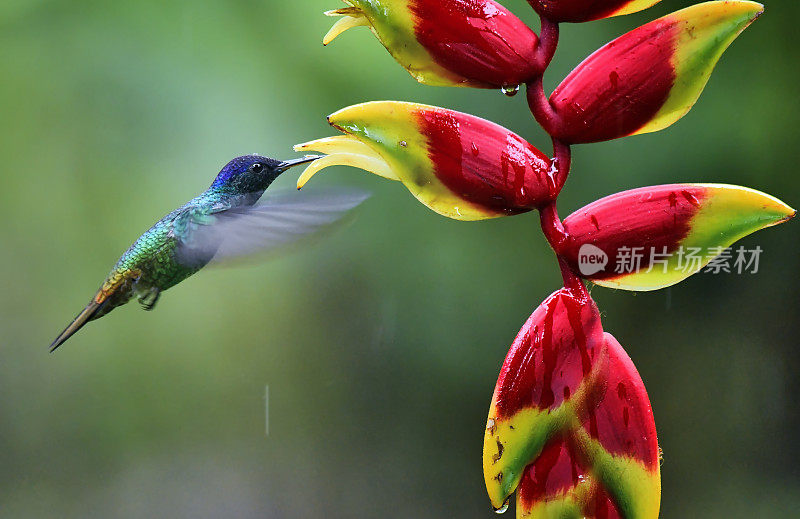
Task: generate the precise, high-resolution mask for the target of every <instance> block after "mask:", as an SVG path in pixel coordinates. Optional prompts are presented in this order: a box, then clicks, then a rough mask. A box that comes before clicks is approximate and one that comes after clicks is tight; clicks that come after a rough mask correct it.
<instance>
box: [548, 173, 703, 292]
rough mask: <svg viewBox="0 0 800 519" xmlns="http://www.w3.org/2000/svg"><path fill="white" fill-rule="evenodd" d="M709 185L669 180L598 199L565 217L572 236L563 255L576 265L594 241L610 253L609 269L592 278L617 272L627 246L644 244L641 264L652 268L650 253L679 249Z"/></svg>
mask: <svg viewBox="0 0 800 519" xmlns="http://www.w3.org/2000/svg"><path fill="white" fill-rule="evenodd" d="M706 191H707V190H706V189H705V188H703V187H700V186H692V185H688V184H668V185H662V186H651V187H644V188H639V189H632V190H630V191H625V192H624V193H619V194H616V195H611V196H607V197H605V198H602V199H600V200H598V201H596V202H593V203H591V204H589V205H587V206H585V207H583V208H582V209H579V210H578V211H575V212H574V213H573V214H571V215H570V216H568V217H567V218H566V219H565V220H564V229H565V230H566V232H567V233H568V234H569V236H570V239H569V240H568V241H567V243H566V244H565V246H564V248H563V249H562V250H561V253H562V255H563V256H564V257H565V258H566V259H567V261H568V262H569V263H570V264H571V265H572V266H573V267H574V268H576V269H578V260H579V254H580V249H581V247H582V246H583V245H584V244H587V243H588V244H592V245H595V246H596V247H598V248H599V249H600V250H602V251H603V252H604V253H606V254H607V255H608V259H609V260H608V264H607V265H606V267H605V268H604V269H603V270H601V271H599V272H597V273H595V274H592V276H591V279H607V278H613V277H615V276H618V275H619V274H617V273H615V272H614V268H615V266H616V265H617V264H618V262H619V261H621V260H622V255H623V254H625V252H624V249H625V248H628V249H631V248H634V247H641V248H642V252H643V253H644V255H643V257H642V261H641V267H642V268H647V267H649V266H650V260H651V259H652V256H651V255H650V251H656V252H657V253H661V252H662V251H664V250H665V249H666V251H667V252H668V253H671V252H674V251H675V250H676V249H677V248H678V247H679V246H680V243H681V240H682V239H683V238H684V237H685V236H686V235H687V234H688V233H689V231H690V222H691V220H692V218H693V217H694V216H695V214H697V212H698V210H699V209H700V207H701V204H702V202H703V200H705V197H706Z"/></svg>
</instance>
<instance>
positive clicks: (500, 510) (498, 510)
mask: <svg viewBox="0 0 800 519" xmlns="http://www.w3.org/2000/svg"><path fill="white" fill-rule="evenodd" d="M508 501H509V500H508V499H506V502H505V503H503V505H502V506H501V507H500V508H495V509H494V513H496V514H504V513H506V512H508Z"/></svg>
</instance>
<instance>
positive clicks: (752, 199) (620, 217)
mask: <svg viewBox="0 0 800 519" xmlns="http://www.w3.org/2000/svg"><path fill="white" fill-rule="evenodd" d="M794 214H795V211H794V209H792V208H791V207H789V206H788V205H786V204H785V203H783V202H781V201H780V200H778V199H777V198H775V197H772V196H769V195H767V194H764V193H761V192H760V191H756V190H754V189H747V188H744V187H740V186H729V185H724V184H668V185H663V186H651V187H644V188H639V189H632V190H630V191H624V192H622V193H617V194H614V195H610V196H607V197H605V198H603V199H600V200H597V201H596V202H593V203H591V204H589V205H588V206H586V207H584V208H582V209H579V210H578V211H575V213H573V214H571V215H570V216H568V217H567V218H565V219H564V229H565V231H566V233H567V235H568V236H569V239H568V240H567V241H566V242H565V243H564V244H563V245H562V247H561V248H560V249H559V253H560V254H561V255H562V256H563V257H564V258H565V259H566V260H567V261H568V262H569V263H570V264H571V265H572V266H573V268H574V269H575V270H576V271H577V272H579V273H580V274H581V275H582V276H583V277H585V278H587V279H591V280H592V281H594V282H595V283H597V284H601V285H606V286H610V287H613V288H624V289H628V290H655V289H658V288H663V287H666V286H669V285H673V284H675V283H678V282H679V281H681V280H683V279H686V278H687V277H689V276H691V275H692V274H694V273H695V272H697V271H698V270H700V269H702V268H703V267H704V266H706V265H707V264H708V263H709V262H710V261H712V260H713V259H714V258H715V257H716V256H718V255H720V254H722V252H723V250H724V249H725V248H726V247H729V246H730V245H731V244H733V243H734V242H735V241H736V240H739V239H741V238H743V237H744V236H747V235H748V234H750V233H753V232H755V231H757V230H759V229H763V228H765V227H769V226H772V225H777V224H779V223H781V222H785V221H786V220H788V219H790V218H792V217H793V216H794Z"/></svg>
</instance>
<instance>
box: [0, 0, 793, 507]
mask: <svg viewBox="0 0 800 519" xmlns="http://www.w3.org/2000/svg"><path fill="white" fill-rule="evenodd" d="M504 3H505V4H506V5H507V6H508V7H509V8H511V9H512V10H513V11H515V12H516V13H518V14H519V15H520V16H521V17H522V18H523V19H525V20H528V21H529V22H530V23H531V24H532V25H533V26H534V27H535V26H537V22H536V18H535V16H534V13H533V11H532V10H531V9H530V8H529V7H528V6H527V4H525V2H524V1H522V0H506V1H505V2H504ZM688 4H689V2H686V1H676V0H664V1H663V2H662V3H661V4H659V5H657V6H656V7H654V8H652V9H649V10H647V11H645V12H642V13H638V14H635V15H631V16H627V17H623V18H617V19H611V20H605V21H599V22H594V23H588V24H581V25H568V26H565V27H563V36H562V43H561V46H560V47H559V51H558V53H557V55H556V58H555V61H554V64H553V65H552V67H551V68H550V70H549V72H548V74H547V76H546V81H547V85H548V87H549V88H552V87H554V86H555V85H556V84H557V83H558V81H559V80H560V78H562V77H563V76H564V75H565V74H566V73H567V72H568V71H569V70H570V69H571V68H572V67H573V66H574V65H575V64H577V63H578V62H579V61H580V60H581V59H582V58H583V57H584V56H586V55H587V54H588V53H589V52H591V51H592V50H594V49H595V48H597V47H599V46H600V45H601V44H603V43H604V42H606V41H608V40H610V39H612V38H613V37H615V36H616V35H618V34H621V33H622V32H624V31H625V30H628V29H630V28H633V27H635V26H638V25H640V24H642V23H645V22H646V21H649V20H650V19H653V18H655V17H657V16H660V15H663V14H666V13H668V12H670V11H672V10H676V9H678V8H681V7H684V6H686V5H688ZM335 7H337V1H336V0H295V1H285V2H284V1H275V0H260V1H252V0H250V1H244V0H234V1H232V0H226V1H222V0H219V1H205V2H196V1H188V0H184V1H177V0H176V1H171V2H161V1H155V0H146V1H144V0H143V1H139V2H105V1H100V0H94V1H92V0H84V1H81V2H76V1H67V0H4V1H3V2H2V3H0V70H2V79H0V121H1V123H0V171H1V172H2V189H0V222H2V223H1V224H0V265H2V292H0V294H2V295H0V341H1V343H2V353H1V354H0V516H1V517H4V518H5V517H9V518H27V517H31V518H45V517H59V518H71V517H76V518H78V517H80V518H83V517H122V518H127V517H245V518H248V517H253V518H264V517H270V518H271V517H287V518H292V517H387V516H388V517H419V518H422V517H425V518H427V517H431V518H434V517H436V518H443V517H447V518H450V517H459V518H461V517H463V518H466V517H476V518H481V517H484V518H488V517H493V514H492V512H491V511H490V509H489V503H488V500H487V498H486V496H485V491H484V487H483V480H482V475H481V462H480V459H481V447H482V436H483V429H484V425H485V420H486V412H487V409H488V405H489V400H490V397H491V392H492V389H493V387H494V383H495V379H496V376H497V374H498V370H499V368H500V365H501V363H502V360H503V358H504V356H505V354H506V351H507V348H508V346H509V344H510V342H511V340H512V339H513V337H514V336H515V334H516V332H517V330H518V329H519V326H520V325H521V324H522V323H523V322H524V320H525V319H526V318H527V316H528V315H529V314H530V312H531V311H532V310H533V309H534V308H535V307H536V306H537V305H538V304H539V303H540V302H541V301H542V300H543V299H544V298H545V297H546V296H547V295H548V294H550V293H551V292H552V291H553V290H555V289H557V288H558V287H559V285H560V280H559V276H558V273H557V270H556V265H555V262H554V261H553V258H552V257H551V253H550V252H549V250H548V249H547V247H546V244H545V242H544V240H543V238H542V237H541V233H540V231H539V228H538V219H537V217H536V216H535V215H532V214H529V215H522V216H518V217H514V218H505V219H500V220H494V221H487V222H482V223H471V224H470V223H459V222H454V221H449V220H446V219H444V218H441V217H439V216H437V215H436V214H434V213H433V212H431V211H429V210H427V209H426V208H424V207H423V206H422V205H420V204H418V203H416V202H415V201H414V200H413V199H412V198H411V196H410V195H409V194H408V193H407V192H406V191H405V190H404V189H402V188H400V187H398V186H397V185H394V184H392V183H389V182H385V181H381V179H379V178H378V177H374V176H368V175H365V174H363V173H362V172H360V171H357V170H352V169H347V168H337V169H335V170H329V171H326V172H325V173H323V174H321V175H320V176H319V178H318V179H316V180H315V183H317V184H326V183H327V184H343V185H353V186H361V187H365V188H367V189H369V190H371V191H372V192H373V197H372V198H371V199H370V200H369V201H368V202H367V203H366V204H365V206H364V207H363V209H362V210H361V211H360V212H359V213H358V217H357V219H356V220H355V221H354V222H353V223H352V224H351V225H350V226H349V227H347V228H345V229H341V230H340V231H338V232H337V233H335V234H334V235H333V236H330V237H329V238H327V239H325V240H324V241H322V242H320V243H318V244H316V245H313V246H309V247H307V248H303V249H301V250H299V251H295V252H293V253H292V254H287V255H282V256H279V257H277V258H274V259H272V260H271V261H268V262H263V263H258V264H255V265H244V266H239V267H237V268H224V269H216V270H208V271H204V272H202V273H201V274H200V275H197V276H195V277H193V278H191V279H189V280H187V281H186V282H184V283H183V284H181V285H180V286H179V287H178V288H175V289H173V290H171V291H169V292H168V293H166V294H165V296H164V297H163V298H162V299H161V301H160V302H159V304H158V307H157V309H156V311H155V312H152V313H149V314H148V313H144V312H142V311H141V310H140V309H139V308H138V305H136V304H131V305H129V306H126V307H123V308H121V309H118V310H116V311H115V312H114V313H112V314H110V315H109V316H108V317H106V318H104V319H102V320H100V321H96V322H93V323H91V324H90V325H89V326H87V327H86V328H85V329H84V330H82V331H81V332H80V333H79V334H78V335H76V336H75V337H74V338H73V339H71V340H70V341H69V342H68V343H67V344H66V345H65V346H64V347H63V348H62V349H61V350H60V351H59V352H58V353H57V354H55V355H49V354H48V353H47V346H48V344H49V343H50V341H51V340H52V339H53V338H54V337H55V335H56V334H57V333H58V332H59V331H60V330H61V329H62V328H63V327H64V326H65V325H66V324H67V323H68V322H69V320H70V319H71V318H72V317H73V316H74V315H75V314H76V313H77V312H78V311H79V310H80V309H81V308H82V307H83V305H84V304H85V303H86V301H87V300H88V298H89V297H90V296H91V295H92V294H93V293H94V290H95V289H96V288H97V286H98V285H99V283H100V281H101V280H102V279H103V277H104V276H105V274H106V273H107V271H108V269H109V268H110V266H111V265H112V264H113V263H114V261H115V260H116V259H117V257H118V256H119V254H121V253H122V252H123V251H124V250H125V249H126V248H127V247H128V245H129V244H130V243H131V242H132V241H133V240H134V239H135V238H136V237H137V236H138V235H139V234H140V233H141V232H142V231H144V230H145V229H147V228H148V227H149V226H150V225H151V224H152V223H153V222H154V221H155V220H156V219H157V218H159V217H160V216H161V215H163V214H164V213H166V212H168V211H169V210H171V209H173V208H174V207H177V206H178V205H180V204H182V203H183V202H184V201H185V200H187V199H189V198H191V197H192V196H194V195H196V194H197V193H199V192H200V191H202V190H204V189H205V188H206V187H207V185H208V184H209V183H210V181H211V179H212V178H213V177H214V175H215V174H216V172H217V171H218V170H219V168H220V167H221V166H222V165H223V164H224V163H225V162H227V160H228V159H230V158H232V157H234V156H236V155H240V154H244V153H250V152H260V153H264V154H269V155H273V156H278V157H281V158H288V157H292V156H294V154H293V153H292V152H291V149H290V146H291V145H292V144H294V143H296V142H301V141H304V140H309V139H312V138H317V137H321V136H325V135H330V134H331V130H330V129H329V128H328V127H327V125H326V123H325V118H324V116H325V115H326V114H328V113H331V112H333V111H335V110H336V109H338V108H340V107H343V106H346V105H349V104H354V103H357V102H362V101H367V100H374V99H399V100H413V101H419V102H425V103H430V104H438V105H442V106H447V107H450V108H455V109H459V110H463V111H468V112H472V113H475V114H477V115H480V116H484V117H487V118H490V119H492V120H495V121H498V122H500V123H502V124H504V125H506V126H508V127H510V128H512V129H514V130H516V131H517V132H519V133H520V134H522V135H524V136H526V137H527V138H529V140H531V142H533V143H535V144H537V145H539V146H541V147H542V149H545V150H549V147H548V141H547V140H546V138H545V136H544V135H543V134H542V132H541V131H540V130H539V129H538V127H537V126H536V124H535V122H534V121H533V119H532V117H531V116H530V114H529V112H528V109H527V106H526V103H525V100H524V95H520V96H517V97H515V98H510V99H509V98H507V97H505V96H504V95H501V93H500V92H493V91H482V90H469V89H446V88H431V87H424V86H420V85H417V84H416V83H415V82H414V81H413V80H412V79H411V78H410V77H409V76H408V75H407V74H406V72H405V71H403V70H402V69H401V68H400V67H399V66H397V65H396V64H395V62H394V61H393V60H392V59H391V58H390V56H389V55H388V54H387V53H386V51H385V50H384V49H383V48H382V47H381V46H380V45H379V44H378V43H377V41H375V40H374V38H373V37H372V36H371V35H370V34H369V32H368V31H367V30H366V29H359V30H354V31H352V32H349V33H348V34H347V35H346V36H344V37H341V38H340V39H338V40H337V41H336V42H335V43H334V44H333V45H331V46H330V48H327V49H324V48H323V47H322V45H321V44H320V41H321V37H322V35H323V34H324V33H325V31H326V30H327V28H328V27H329V26H330V24H331V20H330V19H327V18H325V17H324V16H322V11H324V10H325V9H331V8H335ZM798 17H800V5H798V3H797V2H793V1H789V0H775V1H771V2H769V4H768V6H767V13H766V15H765V16H763V17H762V18H761V19H759V20H758V22H757V23H756V24H754V25H753V27H751V28H750V29H748V30H747V31H746V32H745V33H744V35H743V36H742V37H741V38H740V39H739V40H737V41H736V42H735V43H734V44H733V46H732V47H731V49H730V50H729V51H728V52H727V53H726V54H725V56H724V57H723V59H722V61H721V63H720V64H719V66H718V68H717V70H716V72H715V73H714V75H713V76H712V79H711V82H710V83H709V85H708V88H707V89H706V91H705V93H704V95H703V96H702V97H701V99H700V102H699V103H698V105H697V106H696V107H695V108H694V110H693V111H692V112H691V113H690V114H689V115H688V116H687V117H686V118H684V119H683V120H682V121H680V122H679V123H678V124H676V125H675V126H673V127H671V128H670V129H668V130H666V131H663V132H660V133H656V134H650V135H645V136H639V137H633V138H628V139H623V140H618V141H615V142H608V143H602V144H596V145H587V146H581V147H578V148H576V149H575V153H574V155H575V157H574V160H575V164H574V168H573V173H572V175H571V177H570V180H569V182H568V183H567V186H566V187H565V189H564V191H563V194H562V196H561V198H560V208H561V212H562V215H566V214H568V213H569V212H571V211H572V210H574V209H576V208H578V207H580V206H582V205H584V204H586V203H588V202H590V201H592V200H594V199H596V198H599V197H600V196H603V195H607V194H610V193H613V192H617V191H620V190H623V189H628V188H634V187H639V186H643V185H649V184H657V183H669V182H675V181H703V182H728V183H734V184H742V185H746V186H751V187H754V188H758V189H761V190H764V191H767V192H769V193H771V194H774V195H776V196H779V197H781V198H783V199H784V200H786V201H787V202H789V203H790V204H793V205H795V206H797V205H798V204H800V179H798V175H797V165H796V162H797V149H798V147H797V138H798V113H800V112H799V111H798V109H800V106H799V105H800V97H798V95H797V85H798V82H800V68H798V67H797V61H796V59H797V53H798V43H797V35H796V34H797V33H796V26H797V20H798ZM297 173H298V172H297V170H294V171H293V172H292V173H290V174H288V175H287V176H286V178H282V179H280V181H279V182H278V185H279V186H283V187H286V188H291V186H292V184H293V182H294V180H295V179H296V176H297ZM799 239H800V227H798V225H797V222H793V223H790V224H788V225H783V226H780V227H778V228H774V229H768V230H766V231H763V232H760V233H758V234H756V235H754V236H751V237H748V238H747V239H745V240H744V241H743V242H742V244H743V245H745V246H747V247H755V246H757V245H758V246H761V247H762V248H763V249H764V253H763V255H762V258H761V268H760V271H759V272H758V274H757V275H717V276H712V275H698V276H695V277H693V278H691V279H689V280H687V281H685V282H683V283H681V284H680V285H678V286H675V287H673V288H672V289H669V290H666V291H660V292H655V293H645V294H632V293H626V292H615V291H610V290H606V289H602V288H595V289H594V290H593V292H592V294H593V296H594V297H595V298H596V299H597V301H598V304H599V305H600V308H601V310H602V311H603V314H604V324H605V327H606V329H607V330H609V331H611V332H612V333H614V334H615V335H616V337H617V338H618V339H619V340H620V342H621V343H622V344H623V345H624V346H625V347H626V348H627V350H628V352H629V353H630V355H631V357H632V358H633V359H634V361H635V363H636V365H637V366H638V368H639V370H640V372H641V374H642V377H643V378H644V381H645V383H646V385H647V388H648V390H649V393H650V396H651V399H652V404H653V408H654V410H655V415H656V421H657V425H658V430H659V436H660V443H661V445H662V447H663V449H664V452H665V462H664V465H663V484H664V488H663V507H662V517H664V518H694V517H704V518H712V517H713V518H716V517H719V518H728V519H729V518H752V517H759V518H761V517H781V518H782V517H794V516H796V514H797V510H798V507H800V469H798V466H800V442H798V441H797V431H798V429H800V409H798V404H797V402H796V395H797V394H798V392H800V354H799V353H798V340H797V337H798V336H799V335H800V320H798V291H799V290H800V276H798V275H797V273H798V272H800V256H798V254H797V245H796V244H797V243H798V240H799ZM267 388H268V392H269V399H268V404H269V405H268V407H269V416H268V422H269V423H268V431H267V430H266V429H267V423H266V422H267V416H266V409H265V407H266V406H265V404H266V402H265V393H266V391H267ZM512 513H513V512H509V515H510V514H512Z"/></svg>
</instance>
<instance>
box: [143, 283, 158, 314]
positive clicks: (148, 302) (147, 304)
mask: <svg viewBox="0 0 800 519" xmlns="http://www.w3.org/2000/svg"><path fill="white" fill-rule="evenodd" d="M160 295H161V290H159V289H157V288H155V287H153V288H151V289H150V290H148V291H147V292H145V293H144V294H142V295H140V296H139V304H140V305H142V308H143V309H144V310H147V311H150V310H152V309H153V308H154V307H155V306H156V303H157V302H158V298H159V296H160Z"/></svg>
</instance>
